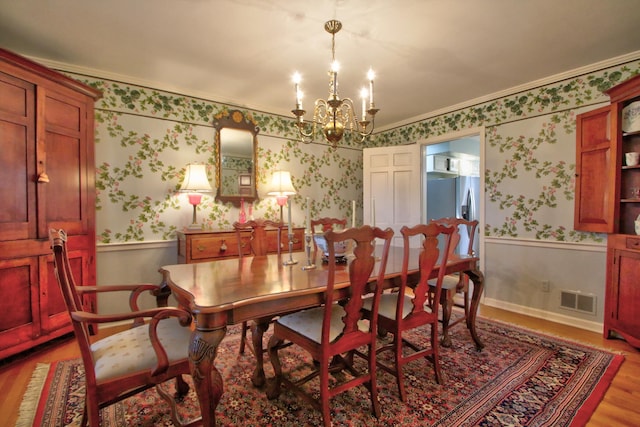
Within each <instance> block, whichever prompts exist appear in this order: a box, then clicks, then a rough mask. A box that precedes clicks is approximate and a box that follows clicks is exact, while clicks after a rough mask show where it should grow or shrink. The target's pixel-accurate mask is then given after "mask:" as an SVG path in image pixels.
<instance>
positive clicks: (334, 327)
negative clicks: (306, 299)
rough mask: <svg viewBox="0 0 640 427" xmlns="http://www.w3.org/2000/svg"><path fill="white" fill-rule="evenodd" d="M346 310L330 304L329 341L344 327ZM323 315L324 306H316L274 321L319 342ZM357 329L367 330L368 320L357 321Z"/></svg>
mask: <svg viewBox="0 0 640 427" xmlns="http://www.w3.org/2000/svg"><path fill="white" fill-rule="evenodd" d="M345 314H346V312H345V311H344V308H342V306H340V305H338V304H333V305H332V306H331V328H330V330H329V341H330V342H333V341H334V340H335V339H336V338H338V336H339V335H340V334H342V330H343V328H344V322H343V321H342V318H343V317H344V316H345ZM323 316H324V307H316V308H311V309H308V310H302V311H298V312H295V313H291V314H287V315H286V316H282V317H280V318H279V319H278V320H276V323H278V324H280V325H282V326H285V327H287V328H289V329H291V330H293V331H295V332H297V333H299V334H301V335H303V336H305V337H307V338H309V339H310V340H313V341H315V342H317V343H318V344H320V342H321V338H322V317H323ZM358 329H360V330H361V331H363V332H368V331H369V322H368V321H366V320H360V321H358Z"/></svg>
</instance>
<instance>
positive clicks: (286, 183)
mask: <svg viewBox="0 0 640 427" xmlns="http://www.w3.org/2000/svg"><path fill="white" fill-rule="evenodd" d="M267 194H268V195H269V196H276V201H277V202H278V206H280V222H284V221H283V218H282V207H283V206H284V205H286V204H287V200H288V199H289V196H292V195H294V194H296V189H295V188H294V187H293V184H292V183H291V173H289V172H287V171H275V172H274V173H273V175H272V176H271V183H270V184H269V187H268V191H267Z"/></svg>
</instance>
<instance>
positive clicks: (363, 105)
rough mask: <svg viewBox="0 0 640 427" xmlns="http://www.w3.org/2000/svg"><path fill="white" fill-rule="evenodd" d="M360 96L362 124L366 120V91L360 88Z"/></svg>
mask: <svg viewBox="0 0 640 427" xmlns="http://www.w3.org/2000/svg"><path fill="white" fill-rule="evenodd" d="M360 96H361V97H362V121H363V122H364V121H365V120H367V89H365V88H362V89H361V90H360Z"/></svg>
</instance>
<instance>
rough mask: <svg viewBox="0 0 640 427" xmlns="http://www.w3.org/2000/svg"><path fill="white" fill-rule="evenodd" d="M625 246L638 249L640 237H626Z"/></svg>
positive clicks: (639, 247)
mask: <svg viewBox="0 0 640 427" xmlns="http://www.w3.org/2000/svg"><path fill="white" fill-rule="evenodd" d="M627 248H629V249H640V239H627Z"/></svg>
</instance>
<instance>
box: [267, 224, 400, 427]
mask: <svg viewBox="0 0 640 427" xmlns="http://www.w3.org/2000/svg"><path fill="white" fill-rule="evenodd" d="M324 236H325V239H326V240H327V243H328V247H329V263H328V266H327V268H328V275H327V288H326V290H325V292H324V298H323V304H322V305H321V306H319V307H315V308H310V309H307V310H302V311H297V312H295V313H292V314H288V315H285V316H281V317H280V318H279V319H277V320H276V321H275V322H274V327H273V335H272V337H271V339H270V340H269V347H268V348H269V358H270V360H271V364H272V365H273V370H274V374H275V377H274V378H273V379H272V380H271V381H270V382H269V384H268V386H267V397H268V398H270V399H275V398H277V397H278V395H279V394H280V392H281V388H282V387H284V388H288V389H291V390H292V391H294V392H295V393H296V394H297V395H299V396H300V397H301V398H303V399H304V400H305V401H307V402H309V403H310V404H312V405H313V406H314V407H315V408H316V409H319V410H320V411H321V413H322V418H323V423H324V425H325V426H330V425H331V419H330V412H329V400H330V399H331V398H332V397H334V396H336V395H337V394H339V393H341V392H343V391H345V390H347V389H350V388H352V387H355V386H358V385H366V387H367V388H368V389H369V394H370V396H371V405H372V412H373V414H374V415H375V416H376V417H379V416H380V403H379V401H378V389H377V385H376V356H375V348H376V335H377V320H376V316H375V313H376V312H377V310H378V302H379V300H380V294H381V292H382V287H383V281H384V274H385V268H386V264H387V258H388V254H389V246H390V244H391V238H392V236H393V230H391V229H390V228H388V229H386V230H385V231H382V230H381V229H379V228H372V227H370V226H368V225H365V226H363V227H360V228H348V229H345V230H341V231H333V230H331V231H327V232H326V233H325V235H324ZM375 238H377V239H378V240H382V241H383V245H382V254H381V257H380V261H379V262H376V257H375V255H376V254H375V253H374V249H375V245H373V242H374V240H375ZM345 241H352V242H353V244H354V252H353V253H354V257H353V258H352V259H351V261H350V262H349V264H348V265H347V266H345V265H344V264H337V263H336V253H335V249H334V243H337V242H345ZM378 247H380V245H379V246H378ZM376 267H377V271H376V276H375V277H376V283H375V286H374V289H373V290H372V289H370V286H369V281H370V278H371V276H372V273H373V272H374V271H375V270H374V269H375V268H376ZM369 292H373V294H374V296H373V297H372V308H371V310H372V312H373V313H374V316H373V318H372V320H371V321H369V322H364V321H363V312H362V303H363V297H364V296H365V295H366V294H367V293H369ZM338 302H339V304H338ZM287 343H292V344H293V345H298V346H300V347H301V348H302V349H303V350H305V351H306V352H308V353H309V354H310V355H311V357H312V358H313V360H314V361H315V363H313V364H309V368H310V369H312V372H311V373H310V374H309V375H306V376H305V377H304V378H301V379H298V380H294V379H293V378H290V377H289V376H288V375H284V374H283V369H282V361H283V360H281V359H280V358H279V349H280V347H281V346H282V345H285V344H287ZM364 346H366V347H367V348H368V352H367V353H360V352H359V353H356V350H357V349H358V348H360V347H364ZM356 354H357V355H358V356H363V357H364V358H365V361H366V367H364V366H361V365H364V364H358V363H354V359H355V358H354V355H356ZM285 360H286V359H285ZM358 360H360V359H358ZM291 372H293V369H292V371H291ZM338 372H343V373H344V376H343V375H338ZM347 372H348V373H349V374H350V375H347ZM330 374H333V377H334V379H335V380H336V381H337V384H335V385H333V386H332V387H331V388H330V380H329V375H330ZM318 377H319V384H320V386H319V387H320V390H319V399H316V398H314V397H313V396H312V395H311V394H308V393H306V392H305V390H304V389H303V387H302V386H303V384H305V383H307V382H309V381H310V380H312V379H314V378H318Z"/></svg>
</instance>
